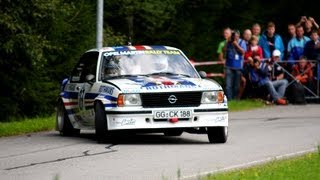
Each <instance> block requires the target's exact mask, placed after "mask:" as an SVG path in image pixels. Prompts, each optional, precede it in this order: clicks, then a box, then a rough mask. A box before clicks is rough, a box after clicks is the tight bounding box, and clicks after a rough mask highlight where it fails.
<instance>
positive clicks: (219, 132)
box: [207, 127, 228, 143]
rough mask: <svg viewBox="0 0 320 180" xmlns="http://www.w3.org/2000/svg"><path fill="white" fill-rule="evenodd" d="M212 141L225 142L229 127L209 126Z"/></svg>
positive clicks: (208, 130)
mask: <svg viewBox="0 0 320 180" xmlns="http://www.w3.org/2000/svg"><path fill="white" fill-rule="evenodd" d="M207 133H208V139H209V142H210V143H225V142H227V139H228V127H207Z"/></svg>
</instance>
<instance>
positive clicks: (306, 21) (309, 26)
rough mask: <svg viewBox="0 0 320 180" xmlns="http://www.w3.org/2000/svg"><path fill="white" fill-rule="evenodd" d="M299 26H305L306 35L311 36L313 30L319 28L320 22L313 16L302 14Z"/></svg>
mask: <svg viewBox="0 0 320 180" xmlns="http://www.w3.org/2000/svg"><path fill="white" fill-rule="evenodd" d="M297 26H303V27H304V30H305V35H306V36H307V37H310V36H311V33H312V30H317V29H319V25H318V23H317V22H316V21H315V20H314V18H313V17H309V18H307V17H306V16H301V18H300V21H299V22H298V24H297Z"/></svg>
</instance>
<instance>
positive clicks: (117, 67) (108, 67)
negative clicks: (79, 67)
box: [101, 50, 198, 79]
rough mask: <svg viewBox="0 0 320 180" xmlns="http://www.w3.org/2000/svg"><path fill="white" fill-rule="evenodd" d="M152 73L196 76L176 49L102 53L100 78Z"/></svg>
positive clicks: (150, 74) (191, 67)
mask: <svg viewBox="0 0 320 180" xmlns="http://www.w3.org/2000/svg"><path fill="white" fill-rule="evenodd" d="M152 75H163V76H185V77H191V78H197V77H198V74H197V73H196V71H195V69H194V68H193V66H192V65H191V64H190V63H189V62H188V61H187V59H186V58H185V56H183V55H182V54H181V53H180V51H177V50H145V51H113V52H105V53H104V54H103V64H102V68H101V77H102V79H110V78H122V77H128V76H152Z"/></svg>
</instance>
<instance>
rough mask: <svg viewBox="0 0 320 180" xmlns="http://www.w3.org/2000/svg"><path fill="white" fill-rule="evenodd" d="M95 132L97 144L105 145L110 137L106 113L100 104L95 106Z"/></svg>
mask: <svg viewBox="0 0 320 180" xmlns="http://www.w3.org/2000/svg"><path fill="white" fill-rule="evenodd" d="M95 130H96V139H97V142H98V143H103V142H104V141H105V138H106V137H107V135H108V122H107V117H106V111H105V109H104V106H103V104H102V103H100V102H99V103H97V104H96V106H95Z"/></svg>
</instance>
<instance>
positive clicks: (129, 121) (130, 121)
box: [113, 118, 136, 126]
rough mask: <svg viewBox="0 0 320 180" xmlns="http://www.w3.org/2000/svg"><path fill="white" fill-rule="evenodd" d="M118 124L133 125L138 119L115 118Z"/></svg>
mask: <svg viewBox="0 0 320 180" xmlns="http://www.w3.org/2000/svg"><path fill="white" fill-rule="evenodd" d="M113 121H114V122H115V125H116V126H132V125H135V124H136V120H135V119H133V118H124V119H116V118H113Z"/></svg>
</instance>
